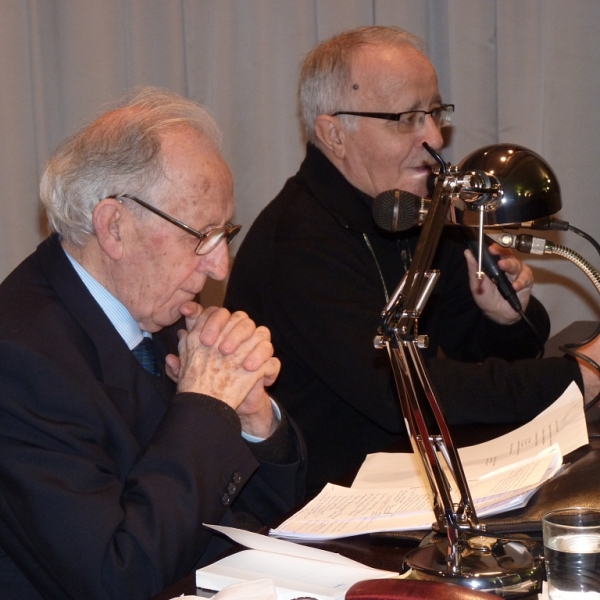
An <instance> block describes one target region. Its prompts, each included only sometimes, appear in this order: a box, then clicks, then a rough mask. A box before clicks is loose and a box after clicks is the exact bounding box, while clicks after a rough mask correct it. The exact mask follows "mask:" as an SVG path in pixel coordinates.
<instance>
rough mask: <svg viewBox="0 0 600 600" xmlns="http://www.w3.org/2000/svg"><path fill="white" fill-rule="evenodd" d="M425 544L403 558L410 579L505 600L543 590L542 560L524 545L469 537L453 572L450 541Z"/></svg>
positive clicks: (464, 542)
mask: <svg viewBox="0 0 600 600" xmlns="http://www.w3.org/2000/svg"><path fill="white" fill-rule="evenodd" d="M424 542H425V543H424V544H423V545H421V546H419V547H418V548H415V549H414V550H411V551H410V552H409V553H408V554H407V555H406V557H405V559H404V566H405V569H410V574H409V576H408V578H410V579H419V580H425V581H445V582H446V583H456V584H459V585H462V586H466V587H469V588H471V589H472V590H477V591H480V592H489V593H491V594H496V595H497V596H502V597H503V598H519V597H524V596H529V595H532V594H538V593H541V591H542V581H543V580H544V561H543V558H542V557H541V556H534V555H533V554H532V553H531V552H530V550H529V549H528V548H527V546H526V545H525V544H524V543H521V542H519V541H506V540H499V539H496V538H495V537H488V536H485V535H481V536H474V537H469V538H466V539H465V540H462V541H461V542H460V545H459V546H458V547H457V548H456V549H455V551H456V552H458V553H459V555H460V556H459V558H458V568H456V569H450V568H449V567H448V564H447V562H446V557H447V556H448V550H449V541H448V539H446V538H442V537H441V536H439V535H437V536H435V537H433V539H431V538H430V536H428V537H427V538H426V539H425V540H424Z"/></svg>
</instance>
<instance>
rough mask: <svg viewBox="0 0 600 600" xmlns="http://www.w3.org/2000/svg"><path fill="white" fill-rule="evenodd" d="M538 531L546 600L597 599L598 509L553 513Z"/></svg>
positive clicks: (599, 562) (599, 569)
mask: <svg viewBox="0 0 600 600" xmlns="http://www.w3.org/2000/svg"><path fill="white" fill-rule="evenodd" d="M542 529H543V535H544V557H545V562H546V577H547V581H548V596H549V598H550V600H574V599H575V598H578V599H579V600H600V510H597V509H593V508H563V509H558V510H553V511H552V512H549V513H547V514H545V515H544V516H543V518H542Z"/></svg>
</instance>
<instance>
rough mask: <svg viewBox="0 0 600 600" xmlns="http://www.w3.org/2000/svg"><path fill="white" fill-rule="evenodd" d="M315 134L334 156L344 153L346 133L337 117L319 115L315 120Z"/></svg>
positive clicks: (337, 156) (341, 155)
mask: <svg viewBox="0 0 600 600" xmlns="http://www.w3.org/2000/svg"><path fill="white" fill-rule="evenodd" d="M315 135H316V136H317V139H318V140H319V141H320V142H321V144H322V145H323V146H324V147H325V148H326V149H327V150H328V151H329V152H331V153H332V154H333V155H334V156H335V157H336V158H338V159H340V160H342V159H343V158H344V156H345V155H346V146H345V141H346V135H345V132H344V130H343V128H342V127H341V124H340V120H339V119H338V118H337V117H331V116H329V115H319V116H318V117H317V120H316V121H315Z"/></svg>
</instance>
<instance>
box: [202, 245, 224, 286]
mask: <svg viewBox="0 0 600 600" xmlns="http://www.w3.org/2000/svg"><path fill="white" fill-rule="evenodd" d="M198 270H199V271H202V272H203V273H205V274H206V275H207V276H208V277H210V278H211V279H216V280H217V281H223V279H225V278H226V277H227V275H228V274H229V250H228V246H227V242H226V241H225V240H222V241H221V242H220V243H219V244H217V246H216V248H215V249H214V250H212V251H211V252H209V253H208V254H206V255H205V256H203V257H202V260H201V261H200V262H199V263H198Z"/></svg>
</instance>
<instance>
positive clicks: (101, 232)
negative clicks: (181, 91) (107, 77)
mask: <svg viewBox="0 0 600 600" xmlns="http://www.w3.org/2000/svg"><path fill="white" fill-rule="evenodd" d="M220 137H221V134H220V130H219V128H218V126H217V124H216V123H215V122H214V120H213V119H212V117H211V116H210V115H209V114H208V113H207V111H206V110H205V109H203V108H202V107H200V106H199V105H197V104H195V103H193V102H191V101H188V100H185V99H183V98H180V97H178V96H176V95H174V94H171V93H169V92H166V91H161V90H157V89H153V88H146V89H142V90H139V91H138V93H137V94H136V95H135V97H134V98H133V99H131V100H130V101H129V103H127V104H126V105H125V106H122V107H121V108H118V109H116V110H114V111H112V112H109V113H107V114H105V115H103V116H101V117H100V118H98V119H97V120H96V121H94V122H93V123H91V124H90V125H89V126H87V127H85V128H83V129H82V130H81V131H79V132H78V133H76V134H75V135H74V136H72V137H71V138H70V139H68V140H67V141H66V142H65V143H64V144H63V145H62V146H61V147H60V148H59V149H58V150H57V151H56V152H55V154H54V155H53V156H52V157H51V158H50V160H49V162H48V164H47V166H46V168H45V171H44V174H43V177H42V182H41V197H42V200H43V202H44V204H45V207H46V212H47V216H48V219H49V222H50V225H51V227H52V229H53V230H54V233H53V234H52V235H51V236H50V237H49V238H48V239H47V240H46V241H44V242H42V244H40V246H39V247H38V248H37V250H36V251H35V252H34V253H33V254H32V255H31V256H30V257H29V258H27V259H26V260H25V261H24V262H23V263H22V264H21V265H20V266H18V267H17V268H16V269H15V271H13V273H11V274H10V275H9V276H8V277H7V279H6V280H5V281H4V282H3V283H2V285H0V448H1V452H0V480H1V481H2V486H0V487H1V489H0V549H1V550H2V552H0V587H1V588H2V593H1V594H0V595H2V597H3V598H19V599H21V600H25V599H33V598H36V599H37V598H95V599H100V598H106V599H108V598H111V599H114V598H128V599H134V598H140V599H142V598H149V597H150V596H152V595H153V594H155V593H157V592H158V591H160V590H161V589H163V588H164V587H166V586H167V585H168V584H169V583H171V582H173V581H175V580H177V579H179V578H181V577H183V576H184V575H186V574H188V573H189V572H190V571H192V570H193V569H194V568H195V567H196V566H198V565H199V564H204V563H206V562H208V561H209V560H210V559H211V558H214V556H215V555H216V554H217V553H219V552H221V551H222V550H223V549H224V547H226V546H227V544H226V543H225V542H224V541H223V539H222V538H220V537H219V536H214V535H213V532H212V531H210V530H208V529H206V528H204V527H203V523H222V524H229V525H236V524H239V525H240V526H244V527H258V526H260V525H261V524H262V523H263V522H265V521H270V520H272V519H274V518H275V517H276V516H278V515H280V514H281V513H282V512H285V511H287V510H289V509H290V508H291V507H293V506H294V505H296V504H297V503H298V502H299V501H300V500H301V499H302V497H303V491H304V451H303V445H302V442H301V437H300V435H299V434H297V433H296V428H295V426H294V425H293V424H292V423H291V422H290V421H289V420H288V418H287V416H286V414H285V412H284V411H283V410H281V409H280V408H279V407H278V406H277V405H276V404H275V402H274V401H273V400H271V398H270V397H269V394H268V393H267V391H266V387H268V386H269V385H270V384H272V383H273V381H274V380H275V378H276V377H277V375H278V372H279V361H278V360H277V359H276V358H274V357H273V348H272V345H271V342H270V334H269V331H268V330H267V329H266V328H265V327H256V326H255V324H254V323H253V322H252V321H251V320H250V319H249V318H248V316H247V315H246V314H243V313H234V314H230V313H229V312H228V311H226V310H225V309H222V308H221V309H216V308H207V309H203V308H202V307H201V306H199V305H198V304H196V302H195V298H196V295H197V294H198V293H199V292H200V290H201V289H202V287H203V286H204V283H205V282H206V279H207V278H208V277H211V278H213V279H219V280H221V279H224V278H225V277H226V275H227V273H228V267H229V258H228V251H227V244H228V243H229V242H230V241H231V240H232V239H233V237H234V236H235V234H236V233H237V232H238V231H239V229H240V228H239V226H237V225H231V224H230V223H229V221H230V219H231V217H232V213H233V184H232V177H231V173H230V171H229V168H228V167H227V164H226V163H225V161H224V159H223V157H222V156H221V154H220V151H219V148H220Z"/></svg>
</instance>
